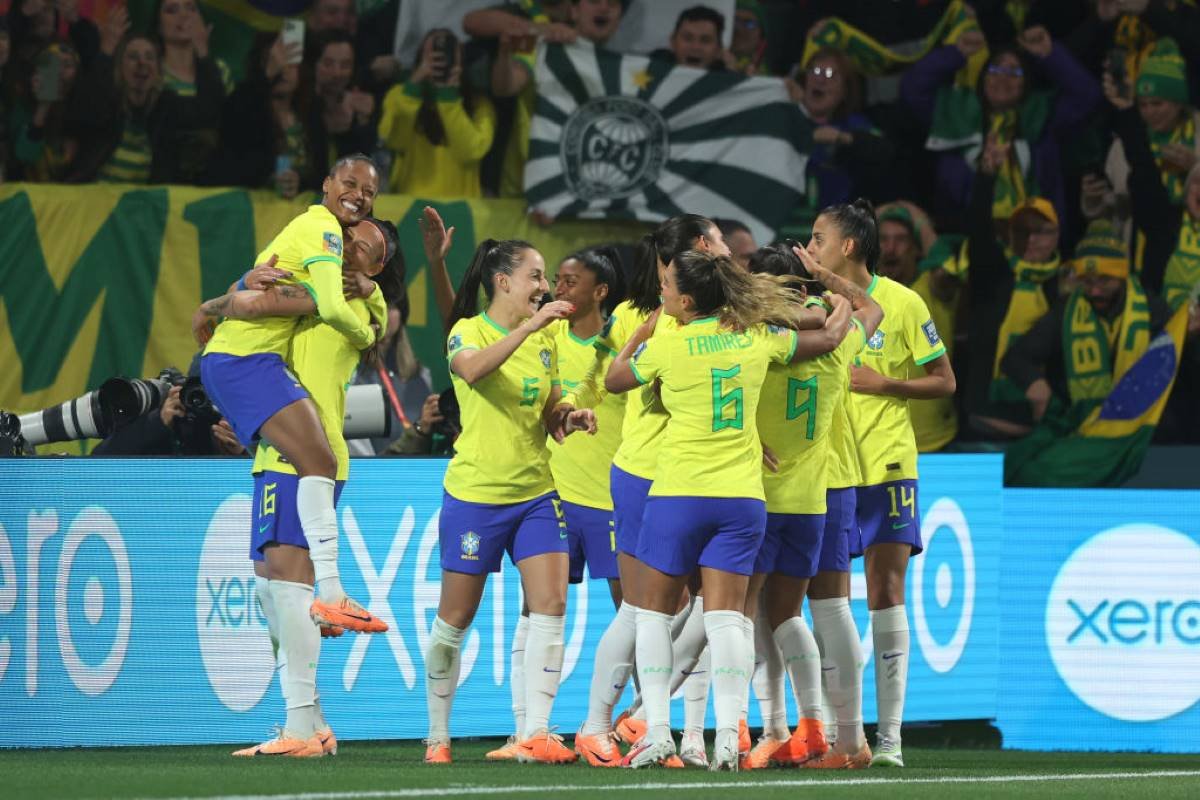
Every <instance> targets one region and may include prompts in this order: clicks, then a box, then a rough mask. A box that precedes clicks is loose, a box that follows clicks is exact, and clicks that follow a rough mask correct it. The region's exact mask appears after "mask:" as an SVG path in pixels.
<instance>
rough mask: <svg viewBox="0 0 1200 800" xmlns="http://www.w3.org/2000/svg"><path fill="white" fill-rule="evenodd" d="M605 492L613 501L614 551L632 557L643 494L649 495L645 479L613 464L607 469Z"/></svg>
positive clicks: (642, 505) (638, 526)
mask: <svg viewBox="0 0 1200 800" xmlns="http://www.w3.org/2000/svg"><path fill="white" fill-rule="evenodd" d="M608 476H609V487H610V489H609V491H611V492H612V499H613V528H614V530H615V531H616V533H617V552H618V553H625V554H626V555H630V556H632V555H636V554H637V547H638V535H639V534H640V533H641V530H642V514H643V513H644V512H645V510H646V495H648V494H649V493H650V484H652V483H653V481H651V480H650V479H648V478H639V477H638V476H637V475H632V474H630V473H628V472H626V471H625V470H623V469H621V468H620V467H618V466H617V465H616V464H613V466H612V469H611V470H609V473H608Z"/></svg>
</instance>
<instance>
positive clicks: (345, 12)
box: [308, 0, 358, 36]
mask: <svg viewBox="0 0 1200 800" xmlns="http://www.w3.org/2000/svg"><path fill="white" fill-rule="evenodd" d="M308 30H309V32H310V33H314V34H317V35H318V36H319V35H322V34H326V33H332V32H334V31H338V32H341V33H348V34H350V35H351V36H354V35H355V34H356V33H358V9H357V8H356V7H355V3H354V0H313V4H312V8H310V9H309V10H308Z"/></svg>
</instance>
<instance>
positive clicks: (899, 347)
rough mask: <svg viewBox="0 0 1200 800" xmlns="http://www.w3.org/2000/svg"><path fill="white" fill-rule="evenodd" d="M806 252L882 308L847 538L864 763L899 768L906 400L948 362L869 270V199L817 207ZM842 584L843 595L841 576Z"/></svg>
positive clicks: (858, 406)
mask: <svg viewBox="0 0 1200 800" xmlns="http://www.w3.org/2000/svg"><path fill="white" fill-rule="evenodd" d="M808 253H809V254H810V255H811V256H812V257H813V260H814V261H816V262H817V263H818V264H820V265H821V266H822V267H824V268H825V269H827V270H829V271H830V272H832V273H834V274H836V275H837V276H839V277H842V278H845V279H846V280H848V281H849V282H851V283H853V284H855V285H857V286H858V287H859V288H861V289H863V290H865V291H866V293H867V294H868V295H869V296H870V297H871V298H872V299H873V300H875V302H877V303H878V304H879V305H880V306H881V307H882V308H883V311H884V313H885V314H886V315H887V316H886V318H885V320H884V321H883V323H881V324H880V326H879V329H878V330H877V331H876V332H875V334H874V335H873V336H872V337H871V338H870V339H869V340H868V341H867V347H866V349H865V350H864V351H863V353H862V355H861V357H860V358H859V359H858V362H860V363H859V364H856V366H854V367H852V368H851V373H850V391H851V394H850V396H849V398H848V403H847V415H848V418H849V422H850V430H851V432H852V434H853V438H854V452H853V454H852V457H855V458H857V460H858V462H859V464H860V466H861V469H862V482H861V483H860V485H859V487H858V489H857V491H856V492H855V503H856V506H857V510H856V518H857V520H858V529H859V535H860V538H861V541H860V542H851V543H850V552H851V554H853V555H858V554H862V553H865V554H866V565H865V566H866V576H867V607H868V608H869V609H870V611H871V631H872V640H873V643H874V653H875V692H876V704H877V706H878V712H879V731H878V734H877V738H876V746H875V753H874V755H873V756H872V757H871V760H870V765H871V766H896V767H902V766H904V758H903V756H902V754H901V751H900V722H901V719H902V718H903V716H904V693H905V689H906V686H907V680H908V655H909V634H908V616H907V614H906V612H905V609H904V579H905V573H906V572H907V570H908V560H909V557H910V556H912V555H916V554H919V553H920V552H921V550H922V543H921V520H920V514H919V513H918V512H917V444H916V437H915V435H914V433H913V428H912V420H911V418H910V417H909V411H908V401H909V400H910V399H911V400H929V399H934V398H938V397H946V396H949V395H952V394H954V388H955V381H954V371H953V369H952V368H951V366H950V359H949V358H947V357H946V348H945V347H944V346H943V345H942V341H941V339H940V338H939V337H938V332H937V328H936V327H935V326H934V324H933V320H931V319H930V317H929V310H928V309H927V308H926V307H925V303H924V302H923V301H922V300H921V298H920V296H919V295H917V294H916V292H913V291H912V290H911V289H908V288H906V287H905V286H903V285H902V284H899V283H896V282H895V281H892V280H889V279H888V278H883V277H880V276H878V275H876V274H875V264H876V262H877V261H878V260H879V232H878V224H877V221H876V219H875V212H874V209H873V208H872V207H871V204H870V202H868V201H867V200H863V199H859V200H856V201H855V202H854V203H853V204H850V205H839V206H833V207H831V208H827V209H825V210H824V211H822V212H821V215H820V216H819V217H818V218H817V221H816V223H815V224H814V225H813V237H812V241H811V242H809V245H808ZM848 457H850V456H848ZM844 586H845V588H846V593H845V595H844V596H845V597H847V598H848V597H849V581H848V580H846V581H845V582H844ZM846 605H847V606H848V601H847V603H846ZM847 612H848V608H847ZM814 620H815V612H814ZM818 624H819V623H818ZM849 655H850V654H849V653H846V652H844V653H843V654H842V656H841V657H840V658H839V660H840V661H842V662H843V663H839V665H838V666H839V671H845V672H848V671H851V670H853V671H857V669H858V668H857V666H855V665H851V664H849V663H847V661H848V659H847V656H849ZM834 656H835V657H837V654H836V653H835V654H834ZM859 662H860V663H861V656H860V657H859ZM845 672H843V674H845ZM860 681H861V678H860ZM835 705H836V704H835ZM840 727H841V723H840V722H839V728H840ZM849 746H853V743H852V744H850V745H849ZM849 746H848V745H847V744H845V743H843V741H842V737H841V733H840V732H839V735H838V742H837V750H838V752H839V754H840V755H841V756H843V757H844V758H846V759H848V760H849V761H852V762H854V763H853V765H854V766H862V765H863V762H864V760H865V756H866V753H867V752H869V751H867V750H866V745H865V743H864V744H863V746H862V747H860V748H858V750H857V751H851V750H849V749H848V747H849ZM843 766H845V765H844V764H843Z"/></svg>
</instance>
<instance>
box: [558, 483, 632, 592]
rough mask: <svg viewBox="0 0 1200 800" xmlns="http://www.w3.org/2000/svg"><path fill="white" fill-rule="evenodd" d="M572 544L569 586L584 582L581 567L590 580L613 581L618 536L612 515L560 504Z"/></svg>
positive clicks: (602, 511)
mask: <svg viewBox="0 0 1200 800" xmlns="http://www.w3.org/2000/svg"><path fill="white" fill-rule="evenodd" d="M562 510H563V517H565V518H566V520H567V541H568V542H570V543H571V573H570V575H571V583H582V582H583V565H584V564H587V571H588V577H589V578H616V577H618V575H619V573H618V572H617V534H616V530H615V529H614V527H613V512H611V511H605V510H604V509H602V508H592V507H591V506H581V505H576V504H575V503H568V502H567V501H566V500H563V501H562Z"/></svg>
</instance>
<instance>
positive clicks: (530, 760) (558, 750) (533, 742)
mask: <svg viewBox="0 0 1200 800" xmlns="http://www.w3.org/2000/svg"><path fill="white" fill-rule="evenodd" d="M578 758H579V756H577V755H575V752H574V751H573V750H571V748H569V747H567V746H566V745H565V744H563V738H562V737H561V736H559V735H558V734H557V733H551V732H550V731H541V732H539V733H535V734H534V735H533V736H530V737H529V738H528V739H526V740H525V741H523V742H521V743H520V744H518V745H517V761H520V762H521V763H522V764H535V763H536V764H570V763H573V762H574V761H575V760H576V759H578Z"/></svg>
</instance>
